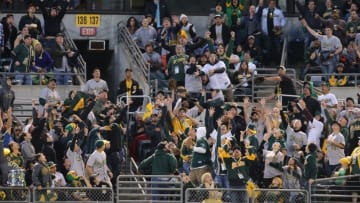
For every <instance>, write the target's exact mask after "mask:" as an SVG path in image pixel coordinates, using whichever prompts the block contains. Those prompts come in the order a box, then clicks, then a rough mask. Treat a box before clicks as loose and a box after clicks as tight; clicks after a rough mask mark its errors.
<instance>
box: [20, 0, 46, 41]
mask: <svg viewBox="0 0 360 203" xmlns="http://www.w3.org/2000/svg"><path fill="white" fill-rule="evenodd" d="M35 12H36V5H35V4H33V3H30V4H28V5H27V14H26V15H24V16H21V18H20V21H19V30H22V29H23V27H28V29H29V34H30V35H31V37H32V38H34V39H37V38H38V36H40V35H42V32H43V30H42V27H41V22H40V20H39V18H37V17H36V16H35Z"/></svg>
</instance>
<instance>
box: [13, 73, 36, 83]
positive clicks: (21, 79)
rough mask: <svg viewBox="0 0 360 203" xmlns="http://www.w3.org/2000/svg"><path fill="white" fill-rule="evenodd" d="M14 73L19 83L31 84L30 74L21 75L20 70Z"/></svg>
mask: <svg viewBox="0 0 360 203" xmlns="http://www.w3.org/2000/svg"><path fill="white" fill-rule="evenodd" d="M16 73H17V74H16V75H15V80H16V81H19V82H20V83H21V85H31V84H32V79H31V75H23V74H21V73H20V72H17V71H16Z"/></svg>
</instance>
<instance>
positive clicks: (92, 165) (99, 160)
mask: <svg viewBox="0 0 360 203" xmlns="http://www.w3.org/2000/svg"><path fill="white" fill-rule="evenodd" d="M107 144H109V141H107V140H97V141H96V142H95V146H96V149H95V151H94V152H93V153H92V154H91V155H90V156H89V159H88V161H87V163H86V171H87V174H88V175H91V174H94V173H98V174H99V177H100V179H101V180H102V181H104V182H107V183H108V184H109V185H111V186H112V183H111V178H112V176H113V174H112V172H111V171H110V169H109V168H108V166H107V163H106V154H105V147H106V145H107Z"/></svg>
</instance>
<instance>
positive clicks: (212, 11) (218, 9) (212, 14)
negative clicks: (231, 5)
mask: <svg viewBox="0 0 360 203" xmlns="http://www.w3.org/2000/svg"><path fill="white" fill-rule="evenodd" d="M218 14H220V15H222V17H226V16H224V11H223V5H222V3H221V2H219V1H218V2H216V4H215V7H214V8H212V9H210V13H209V17H208V23H207V28H208V29H210V27H211V26H212V25H214V24H215V16H216V15H218ZM224 22H226V19H224Z"/></svg>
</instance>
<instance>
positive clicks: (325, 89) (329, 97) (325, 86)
mask: <svg viewBox="0 0 360 203" xmlns="http://www.w3.org/2000/svg"><path fill="white" fill-rule="evenodd" d="M321 92H322V95H319V96H318V98H317V100H318V101H319V102H320V103H322V102H325V104H326V107H327V108H336V107H337V105H338V101H337V98H336V96H335V95H334V94H333V93H331V92H330V86H329V83H327V82H323V83H321ZM325 118H326V117H325Z"/></svg>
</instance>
